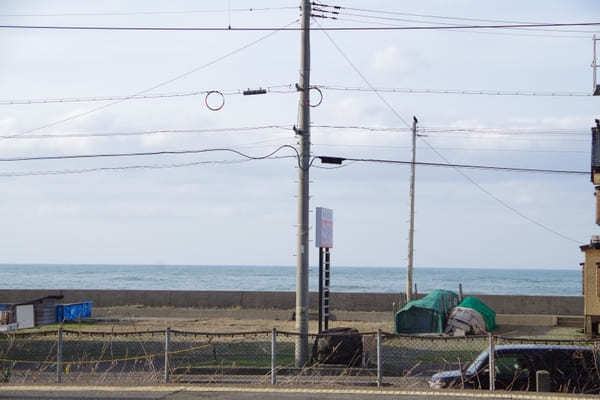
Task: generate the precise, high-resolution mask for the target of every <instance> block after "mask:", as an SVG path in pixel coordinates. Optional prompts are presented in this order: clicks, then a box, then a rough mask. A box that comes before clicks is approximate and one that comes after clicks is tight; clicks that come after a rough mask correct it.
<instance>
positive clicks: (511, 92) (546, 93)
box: [316, 85, 593, 97]
mask: <svg viewBox="0 0 600 400" xmlns="http://www.w3.org/2000/svg"><path fill="white" fill-rule="evenodd" d="M316 86H317V87H318V88H319V89H322V90H332V91H344V92H373V89H371V88H366V87H356V86H354V87H352V86H340V85H316ZM376 90H377V91H378V92H382V93H415V94H459V95H463V94H464V95H486V96H534V97H591V96H593V95H592V93H588V92H562V91H529V90H481V89H477V90H468V89H415V88H394V87H378V88H376Z"/></svg>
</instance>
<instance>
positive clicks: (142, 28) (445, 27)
mask: <svg viewBox="0 0 600 400" xmlns="http://www.w3.org/2000/svg"><path fill="white" fill-rule="evenodd" d="M568 26H600V22H575V23H548V24H498V25H442V26H440V25H422V26H366V27H360V26H343V27H329V26H328V27H323V26H319V27H318V28H311V30H319V31H425V30H466V29H514V28H541V27H568ZM0 29H18V30H23V29H25V30H67V31H80V30H84V31H165V32H169V31H172V32H182V31H199V32H201V31H277V32H279V31H300V30H301V29H302V28H300V27H292V28H290V27H284V28H281V27H279V28H278V27H268V26H263V27H160V26H87V25H81V26H76V25H73V26H68V25H0Z"/></svg>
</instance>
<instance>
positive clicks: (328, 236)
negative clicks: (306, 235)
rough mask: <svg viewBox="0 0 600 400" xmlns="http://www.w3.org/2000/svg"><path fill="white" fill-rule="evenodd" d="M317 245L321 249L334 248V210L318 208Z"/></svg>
mask: <svg viewBox="0 0 600 400" xmlns="http://www.w3.org/2000/svg"><path fill="white" fill-rule="evenodd" d="M316 214H317V225H316V230H317V232H316V235H315V236H316V237H315V245H316V246H317V247H319V248H324V249H331V248H333V210H331V209H329V208H323V207H317V209H316Z"/></svg>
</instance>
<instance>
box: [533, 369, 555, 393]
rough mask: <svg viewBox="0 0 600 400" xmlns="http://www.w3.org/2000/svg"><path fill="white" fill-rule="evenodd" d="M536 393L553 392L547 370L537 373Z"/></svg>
mask: <svg viewBox="0 0 600 400" xmlns="http://www.w3.org/2000/svg"><path fill="white" fill-rule="evenodd" d="M535 391H536V392H551V391H552V389H551V381H550V373H549V372H548V371H546V370H538V371H536V372H535Z"/></svg>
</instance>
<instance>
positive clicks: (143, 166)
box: [0, 156, 296, 178]
mask: <svg viewBox="0 0 600 400" xmlns="http://www.w3.org/2000/svg"><path fill="white" fill-rule="evenodd" d="M287 158H296V156H271V157H267V158H264V159H263V160H280V159H287ZM250 161H256V160H254V159H238V160H210V161H192V162H187V163H169V164H136V165H119V166H114V167H92V168H70V169H58V170H37V171H13V172H0V177H2V178H13V177H14V178H16V177H24V176H45V175H73V174H86V173H92V172H109V171H128V170H143V169H151V170H152V169H168V168H186V167H196V166H200V165H221V164H240V163H246V162H250Z"/></svg>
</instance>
